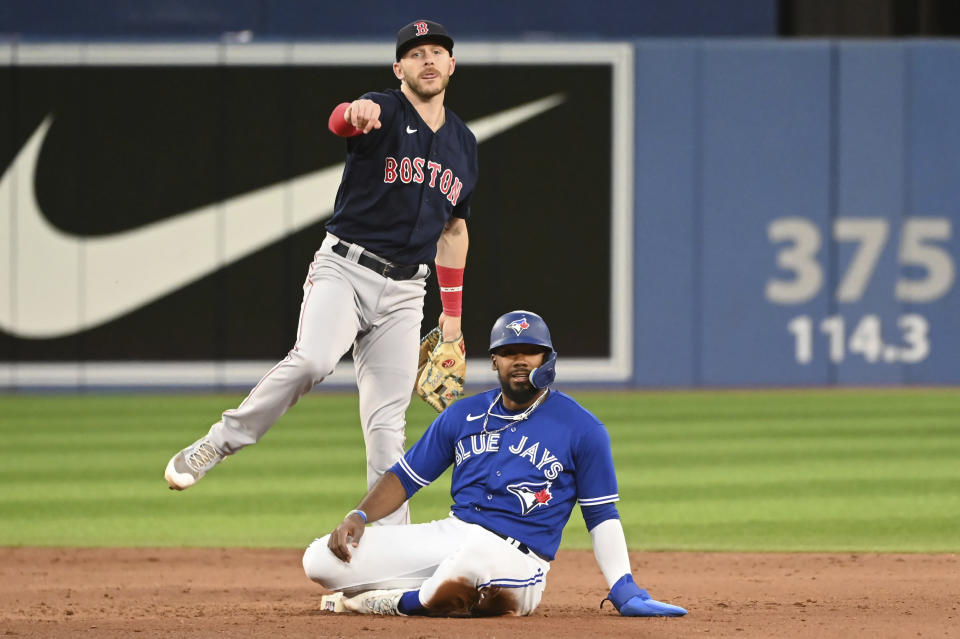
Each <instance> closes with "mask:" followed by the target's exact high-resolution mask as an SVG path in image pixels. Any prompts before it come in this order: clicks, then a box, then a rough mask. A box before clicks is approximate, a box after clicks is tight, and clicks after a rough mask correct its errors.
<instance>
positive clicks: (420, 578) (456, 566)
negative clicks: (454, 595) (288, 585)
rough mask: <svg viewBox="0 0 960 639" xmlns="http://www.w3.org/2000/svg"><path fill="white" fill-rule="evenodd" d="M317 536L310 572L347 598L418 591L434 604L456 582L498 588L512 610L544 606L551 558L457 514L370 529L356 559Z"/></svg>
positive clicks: (307, 561)
mask: <svg viewBox="0 0 960 639" xmlns="http://www.w3.org/2000/svg"><path fill="white" fill-rule="evenodd" d="M329 538H330V535H326V536H324V537H321V538H319V539H316V540H315V541H314V542H313V543H312V544H310V546H309V547H308V548H307V550H306V552H305V553H304V555H303V569H304V572H306V574H307V577H309V578H310V579H312V580H313V581H315V582H317V583H319V584H320V585H321V586H323V587H324V588H327V589H328V590H333V591H341V592H343V593H344V595H346V596H351V595H354V594H356V593H358V592H363V591H365V590H377V589H385V590H390V589H401V590H417V589H419V590H420V602H421V603H422V604H424V605H427V606H428V607H429V606H430V604H431V601H432V600H434V598H435V597H438V596H442V593H443V592H445V591H446V590H448V585H449V584H450V583H463V584H467V585H469V586H470V587H472V588H475V589H477V590H478V591H480V592H481V593H483V592H484V591H485V590H488V589H491V590H498V591H499V594H500V595H504V596H506V597H508V598H509V601H510V602H511V604H512V605H511V609H512V613H513V614H516V615H529V614H530V613H532V612H533V611H534V610H535V609H536V607H537V606H538V605H539V604H540V598H541V597H542V596H543V590H544V588H545V587H546V575H547V572H549V570H550V562H548V561H545V560H543V559H541V558H540V557H538V556H536V555H534V554H528V553H524V552H522V551H520V550H518V549H517V548H515V547H514V546H512V545H511V544H509V543H508V542H507V541H506V540H504V539H502V538H500V537H498V536H497V535H495V534H493V533H492V532H490V531H489V530H486V529H484V528H483V527H481V526H477V525H476V524H469V523H466V522H463V521H460V520H459V519H457V518H456V517H454V516H452V515H451V516H450V517H448V518H446V519H441V520H439V521H432V522H429V523H425V524H413V525H410V526H379V527H377V526H369V527H367V529H366V531H365V532H364V534H363V537H361V538H360V544H359V545H358V546H357V547H356V548H353V549H352V550H353V554H352V556H351V559H350V562H349V563H347V562H343V561H341V560H339V559H337V557H336V556H334V554H333V553H332V552H330V549H329V548H327V540H328V539H329Z"/></svg>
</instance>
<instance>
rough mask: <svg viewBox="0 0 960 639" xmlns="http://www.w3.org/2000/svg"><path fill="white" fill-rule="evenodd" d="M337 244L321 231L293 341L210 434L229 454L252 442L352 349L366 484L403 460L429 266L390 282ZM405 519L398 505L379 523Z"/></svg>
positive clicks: (356, 249) (356, 250)
mask: <svg viewBox="0 0 960 639" xmlns="http://www.w3.org/2000/svg"><path fill="white" fill-rule="evenodd" d="M337 241H338V240H337V238H336V237H335V236H333V235H331V234H329V233H328V234H327V237H326V239H325V240H324V241H323V244H322V245H321V246H320V250H318V251H317V252H316V254H315V255H314V260H313V262H312V263H311V264H310V270H309V272H308V274H307V279H306V281H305V282H304V285H303V302H302V304H301V305H300V320H299V325H298V327H297V341H296V344H294V346H293V348H292V349H291V350H290V352H289V353H288V354H287V356H286V357H285V358H284V359H283V361H281V362H280V363H278V364H277V365H276V366H274V367H273V368H272V369H270V371H269V372H267V374H266V375H264V376H263V378H262V379H261V380H260V382H259V383H258V384H257V385H256V386H255V387H254V388H253V390H252V391H250V394H249V395H247V397H246V399H244V400H243V402H241V404H240V405H239V406H238V407H237V408H235V409H231V410H228V411H225V412H224V413H223V417H222V419H221V421H219V422H217V423H216V424H214V425H213V426H212V427H211V428H210V433H209V437H210V439H211V440H212V441H213V443H214V444H215V445H217V446H218V447H219V448H220V450H222V451H223V452H224V453H226V454H228V455H231V454H233V453H236V452H237V451H239V450H240V449H241V448H243V447H244V446H249V445H250V444H254V443H256V442H257V441H259V439H260V438H261V437H263V435H264V434H265V433H266V432H267V431H268V430H270V427H272V426H273V425H274V423H276V421H277V420H278V419H280V417H281V416H282V415H283V414H284V413H286V412H287V410H288V409H289V408H290V407H291V406H293V405H294V404H295V403H297V400H299V399H300V398H301V397H302V396H303V395H304V394H306V393H307V392H309V391H310V389H311V388H313V386H314V384H318V383H320V382H321V381H323V379H324V378H325V377H327V376H328V375H330V374H331V373H332V372H333V370H334V368H335V367H336V365H337V362H339V361H340V358H341V357H343V355H344V354H345V353H346V352H347V351H348V350H349V349H350V346H351V345H352V346H353V359H354V367H355V369H356V374H357V388H358V390H359V394H360V425H361V427H362V428H363V438H364V443H365V445H366V452H367V485H368V487H369V486H372V485H373V484H374V482H376V481H377V479H379V478H380V476H381V475H382V474H383V473H384V472H386V471H387V469H389V468H390V466H392V465H393V464H394V462H396V461H397V459H399V458H400V456H401V455H403V451H404V446H405V444H406V436H405V426H406V419H405V414H406V411H407V406H409V404H410V396H411V392H412V389H413V385H414V382H415V376H416V368H417V355H418V351H419V344H420V322H421V320H422V319H423V297H424V294H425V292H426V280H427V276H428V275H429V273H430V269H429V267H427V266H426V265H422V266H421V267H420V271H419V272H418V273H417V275H416V276H415V277H414V278H413V279H409V280H401V281H395V280H391V279H388V278H386V277H383V276H382V275H379V274H378V273H374V272H373V271H371V270H370V269H368V268H366V267H364V266H361V265H360V264H357V262H356V260H357V259H358V257H359V255H360V253H361V252H362V250H363V249H362V248H361V247H359V246H357V245H354V246H353V247H351V249H350V251H349V253H348V254H347V256H346V257H340V256H339V255H336V254H335V253H333V251H332V250H331V247H332V246H333V245H334V244H335V243H336V242H337ZM409 522H410V514H409V508H408V506H407V504H406V503H405V504H404V505H403V506H402V507H400V508H399V509H398V510H397V511H395V512H394V513H392V514H391V515H388V516H387V517H384V518H383V519H381V520H380V522H379V523H381V524H405V523H409Z"/></svg>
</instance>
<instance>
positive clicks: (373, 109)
mask: <svg viewBox="0 0 960 639" xmlns="http://www.w3.org/2000/svg"><path fill="white" fill-rule="evenodd" d="M343 119H344V120H346V121H347V122H349V123H350V124H352V125H353V126H355V127H356V128H358V129H360V131H362V132H363V133H370V131H372V130H373V129H379V128H380V105H379V104H377V103H376V102H374V101H373V100H354V101H353V102H351V103H350V107H349V108H348V109H347V110H346V111H345V112H344V113H343Z"/></svg>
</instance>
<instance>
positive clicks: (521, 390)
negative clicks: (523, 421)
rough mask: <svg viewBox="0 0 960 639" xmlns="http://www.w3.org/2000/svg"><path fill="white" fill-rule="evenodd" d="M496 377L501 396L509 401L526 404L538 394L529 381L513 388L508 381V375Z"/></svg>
mask: <svg viewBox="0 0 960 639" xmlns="http://www.w3.org/2000/svg"><path fill="white" fill-rule="evenodd" d="M498 377H499V378H500V390H501V391H503V394H504V395H505V396H506V397H507V398H508V399H509V400H510V401H512V402H515V403H517V404H520V405H523V404H526V403H527V402H529V401H530V400H531V399H533V398H534V397H536V396H537V393H539V392H540V391H539V390H538V389H536V388H534V387H533V384H531V383H530V380H529V379H528V380H527V381H525V382H523V383H522V384H519V385H516V386H514V385H513V383H512V382H511V381H510V373H507V374H506V375H505V376H504V375H502V374H500V375H498Z"/></svg>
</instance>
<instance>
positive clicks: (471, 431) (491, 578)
mask: <svg viewBox="0 0 960 639" xmlns="http://www.w3.org/2000/svg"><path fill="white" fill-rule="evenodd" d="M490 356H491V359H492V361H493V368H494V370H495V371H497V376H498V379H499V381H500V388H499V389H493V390H490V391H487V392H485V393H481V394H479V395H475V396H473V397H470V398H468V399H463V400H460V401H459V402H457V403H456V404H453V405H452V406H451V407H450V408H448V409H447V410H445V411H444V412H443V413H442V414H441V415H440V416H439V417H437V419H436V421H434V422H433V424H431V425H430V427H429V428H428V429H427V431H426V433H424V435H423V437H422V438H421V439H420V440H419V441H418V442H417V443H416V444H414V445H413V446H412V447H411V448H410V450H408V451H407V452H406V454H405V455H403V457H401V458H400V460H399V461H398V462H397V463H396V464H394V466H393V467H392V468H391V469H390V470H389V471H388V472H387V473H385V474H384V475H383V477H382V478H381V479H380V480H379V481H378V482H377V483H376V484H375V485H374V486H373V488H371V489H370V491H369V492H368V493H367V495H366V496H365V497H364V498H363V500H362V501H361V502H360V504H359V505H358V506H357V509H356V510H352V511H350V512H349V513H348V514H347V516H346V517H345V518H344V520H343V521H342V522H341V523H340V525H339V526H337V527H336V529H335V530H334V531H333V532H332V533H330V534H329V535H327V536H325V537H322V538H320V539H317V540H315V541H314V542H313V543H312V544H311V545H310V547H309V548H307V550H306V553H305V554H304V556H303V567H304V570H305V571H306V573H307V576H308V577H310V578H311V579H312V580H314V581H316V582H318V583H319V584H321V585H322V586H324V587H325V588H327V589H329V590H333V591H335V594H334V595H328V596H326V597H324V602H323V605H324V607H326V608H328V609H332V610H335V611H343V610H347V611H352V612H360V613H367V614H384V615H449V616H486V615H501V614H514V615H529V614H530V613H532V612H533V611H534V610H535V609H536V607H537V605H538V604H539V603H540V598H541V596H542V595H543V590H544V587H545V586H546V574H547V572H548V571H549V570H550V561H552V560H553V558H554V556H555V555H556V552H557V548H558V547H559V545H560V535H561V531H562V530H563V527H564V525H565V524H566V523H567V520H568V519H569V518H570V513H571V512H572V510H573V505H574V503H579V504H580V509H581V512H582V513H583V519H584V521H585V522H586V524H587V528H588V529H589V531H590V535H591V537H592V539H593V549H594V554H595V556H596V559H597V563H598V564H599V566H600V570H601V571H602V572H603V575H604V577H605V578H606V580H607V585H608V586H609V587H610V593H609V594H608V595H607V598H609V599H610V600H611V601H612V602H613V605H614V606H616V608H617V610H618V611H619V612H620V614H621V615H624V616H637V617H675V616H681V615H685V614H686V612H687V611H686V610H684V609H683V608H679V607H677V606H672V605H670V604H665V603H661V602H659V601H655V600H653V599H651V598H650V595H649V594H647V591H646V590H643V589H641V588H640V587H638V586H637V585H636V584H635V583H634V581H633V577H632V575H631V572H630V560H629V557H628V555H627V543H626V539H625V538H624V535H623V527H622V526H621V525H620V518H619V514H618V513H617V509H616V507H615V506H614V502H616V501H617V500H618V499H619V496H618V494H617V478H616V475H615V473H614V469H613V458H612V455H611V452H610V438H609V435H608V434H607V431H606V429H605V428H604V427H603V424H602V423H600V422H599V421H598V420H597V418H596V417H594V416H593V415H591V414H590V413H589V412H587V411H586V410H585V409H584V408H583V407H582V406H580V405H579V404H578V403H577V402H576V401H574V399H573V398H571V397H570V396H568V395H565V394H564V393H561V392H559V391H556V390H552V391H551V390H550V389H549V388H548V387H549V386H550V384H551V383H552V382H553V380H554V367H555V364H556V358H557V354H556V351H554V349H553V344H552V342H551V340H550V331H549V330H548V328H547V325H546V323H545V322H544V321H543V319H542V318H541V317H540V316H539V315H537V314H535V313H531V312H528V311H513V312H511V313H507V314H505V315H503V316H502V317H500V318H499V319H498V320H497V322H496V323H495V324H494V326H493V330H492V331H491V334H490ZM450 464H454V470H453V481H452V486H451V490H450V493H451V495H452V496H453V499H454V504H453V506H452V509H451V510H452V512H451V514H450V516H449V517H447V518H446V519H443V520H440V521H433V522H430V523H426V524H417V525H412V526H374V527H371V528H370V529H366V528H365V524H367V523H370V522H373V521H376V520H377V519H378V518H380V517H383V516H384V515H387V514H389V513H391V512H393V511H394V510H395V509H396V508H397V507H398V506H399V505H400V504H401V503H403V501H404V500H406V499H408V498H409V497H411V496H413V494H414V493H415V492H417V491H418V490H419V489H420V488H422V487H424V486H427V485H428V484H429V483H430V482H432V481H433V480H435V479H436V478H437V477H439V476H440V474H441V473H443V471H444V470H446V468H447V467H448V466H450ZM601 605H602V603H601Z"/></svg>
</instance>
